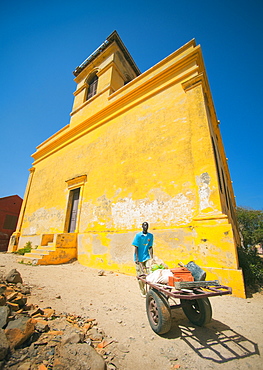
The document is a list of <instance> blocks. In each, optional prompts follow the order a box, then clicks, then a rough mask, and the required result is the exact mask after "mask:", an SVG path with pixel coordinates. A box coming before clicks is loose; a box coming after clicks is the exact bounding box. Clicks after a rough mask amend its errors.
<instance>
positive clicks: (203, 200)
mask: <svg viewBox="0 0 263 370" xmlns="http://www.w3.org/2000/svg"><path fill="white" fill-rule="evenodd" d="M196 182H197V185H198V188H199V189H198V194H199V209H200V211H202V210H204V209H207V208H213V203H212V202H211V201H209V198H210V194H211V190H210V187H209V184H210V176H209V174H208V173H207V172H204V173H202V174H201V175H200V176H196Z"/></svg>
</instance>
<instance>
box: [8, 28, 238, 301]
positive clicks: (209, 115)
mask: <svg viewBox="0 0 263 370" xmlns="http://www.w3.org/2000/svg"><path fill="white" fill-rule="evenodd" d="M74 75H75V82H76V84H77V87H76V91H75V92H74V97H75V99H74V104H73V109H72V112H71V120H70V123H69V124H68V125H66V126H65V127H63V128H62V129H61V130H60V131H58V132H57V133H56V134H54V135H53V136H51V137H50V138H49V139H47V140H46V141H45V142H43V143H42V144H40V145H39V146H38V147H37V150H36V152H35V153H34V154H33V158H34V163H33V167H32V168H31V169H30V176H29V180H28V185H27V188H26V192H25V197H24V203H23V205H22V210H21V214H20V219H19V222H18V226H17V230H16V233H15V234H14V235H13V238H12V241H11V243H10V245H9V251H10V252H11V251H14V250H16V249H17V248H22V247H23V246H24V245H25V244H26V243H27V242H28V241H31V242H32V245H33V246H36V245H37V246H38V249H35V250H33V251H32V253H31V254H30V255H29V257H31V260H32V259H33V262H34V263H43V264H44V263H61V262H66V261H68V260H69V259H70V258H73V257H77V258H78V260H79V262H80V263H81V264H83V265H87V266H91V267H96V268H103V269H108V270H114V271H120V272H123V273H128V274H134V273H135V267H134V263H133V248H132V247H131V243H132V240H133V237H134V234H135V233H136V232H138V231H139V230H141V224H142V222H143V221H148V222H149V224H150V231H151V232H153V234H154V237H155V242H154V254H155V255H157V256H158V257H159V258H161V259H163V260H164V261H165V262H166V263H167V264H168V266H169V267H174V266H176V265H177V263H178V262H179V261H181V262H183V263H187V262H189V261H191V260H194V261H195V262H196V263H197V264H198V265H199V266H201V267H202V268H203V269H204V270H205V271H206V272H207V278H208V279H219V280H220V282H221V283H224V284H226V285H230V286H232V287H233V290H234V294H235V295H236V296H239V297H244V285H243V277H242V271H241V270H240V269H239V266H238V258H237V250H236V246H237V244H238V241H239V237H238V231H237V226H236V220H235V216H234V208H235V201H234V195H233V190H232V185H231V180H230V175H229V170H228V165H227V160H226V157H225V153H224V148H223V143H222V139H221V135H220V130H219V121H218V120H217V117H216V113H215V109H214V104H213V100H212V96H211V92H210V88H209V84H208V80H207V75H206V71H205V67H204V62H203V58H202V53H201V48H200V46H199V45H198V46H197V45H196V43H195V41H194V40H191V41H190V42H188V43H187V44H185V45H184V46H182V47H181V48H180V49H178V50H176V51H175V52H174V53H172V54H171V55H169V56H168V57H167V58H165V59H164V60H162V61H161V62H159V63H157V64H156V65H154V66H153V67H152V68H150V69H149V70H147V71H146V72H144V73H142V74H141V73H140V71H139V69H138V67H137V66H136V64H135V63H134V61H133V59H132V57H131V55H130V54H129V52H128V50H127V49H126V47H125V46H124V44H123V43H122V41H121V39H120V37H119V36H118V34H117V32H116V31H115V32H113V33H112V34H111V35H110V36H109V37H108V38H107V39H106V41H105V42H104V43H103V44H102V45H101V46H100V47H99V48H98V49H97V50H96V51H95V52H93V53H92V54H91V55H90V56H89V57H88V58H87V59H86V60H85V61H84V62H83V63H82V64H81V65H80V66H79V67H78V68H76V70H75V71H74ZM32 256H33V257H32Z"/></svg>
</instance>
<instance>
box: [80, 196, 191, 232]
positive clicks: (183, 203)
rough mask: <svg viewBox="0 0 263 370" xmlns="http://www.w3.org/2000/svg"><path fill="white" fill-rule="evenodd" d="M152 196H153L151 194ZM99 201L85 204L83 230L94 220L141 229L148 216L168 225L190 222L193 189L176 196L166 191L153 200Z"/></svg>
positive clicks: (102, 199) (127, 198)
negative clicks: (171, 195)
mask: <svg viewBox="0 0 263 370" xmlns="http://www.w3.org/2000/svg"><path fill="white" fill-rule="evenodd" d="M155 190H156V189H155ZM157 193H158V192H157ZM149 195H150V197H151V194H149ZM97 202H98V204H97V205H94V204H93V203H88V202H85V203H83V205H82V211H81V223H80V228H81V230H85V228H86V227H87V225H92V224H94V223H99V224H101V225H105V226H106V227H107V228H112V227H116V228H121V229H123V228H127V229H130V228H133V227H135V228H140V227H141V224H142V222H143V221H145V220H146V219H147V220H148V221H149V222H151V223H162V224H164V225H165V226H171V225H174V224H176V225H185V224H188V223H189V222H190V221H191V219H192V217H193V212H194V201H193V194H192V193H191V192H186V193H185V194H182V193H180V194H177V195H176V196H175V197H170V196H169V195H168V194H166V193H163V194H162V196H161V195H160V192H159V194H158V199H154V200H153V201H150V200H149V198H146V199H139V200H133V199H132V198H130V197H125V198H121V199H119V200H118V201H114V202H112V201H111V200H109V199H107V198H106V197H105V196H102V197H100V198H98V199H97Z"/></svg>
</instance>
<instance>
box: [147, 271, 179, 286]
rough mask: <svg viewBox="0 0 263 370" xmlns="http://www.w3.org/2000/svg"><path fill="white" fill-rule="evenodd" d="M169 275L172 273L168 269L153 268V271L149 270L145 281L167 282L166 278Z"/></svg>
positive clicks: (153, 282)
mask: <svg viewBox="0 0 263 370" xmlns="http://www.w3.org/2000/svg"><path fill="white" fill-rule="evenodd" d="M169 276H173V273H172V272H171V271H170V270H168V269H164V270H160V269H158V270H155V271H153V272H151V273H150V274H149V275H147V276H146V281H147V282H148V283H152V284H156V283H160V284H168V279H169Z"/></svg>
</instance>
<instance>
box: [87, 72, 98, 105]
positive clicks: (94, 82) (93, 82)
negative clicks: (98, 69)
mask: <svg viewBox="0 0 263 370" xmlns="http://www.w3.org/2000/svg"><path fill="white" fill-rule="evenodd" d="M87 84H88V91H87V100H88V99H90V98H91V97H92V96H94V95H95V94H96V92H97V86H98V76H97V75H96V74H93V75H92V76H90V78H89V79H88V80H87Z"/></svg>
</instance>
